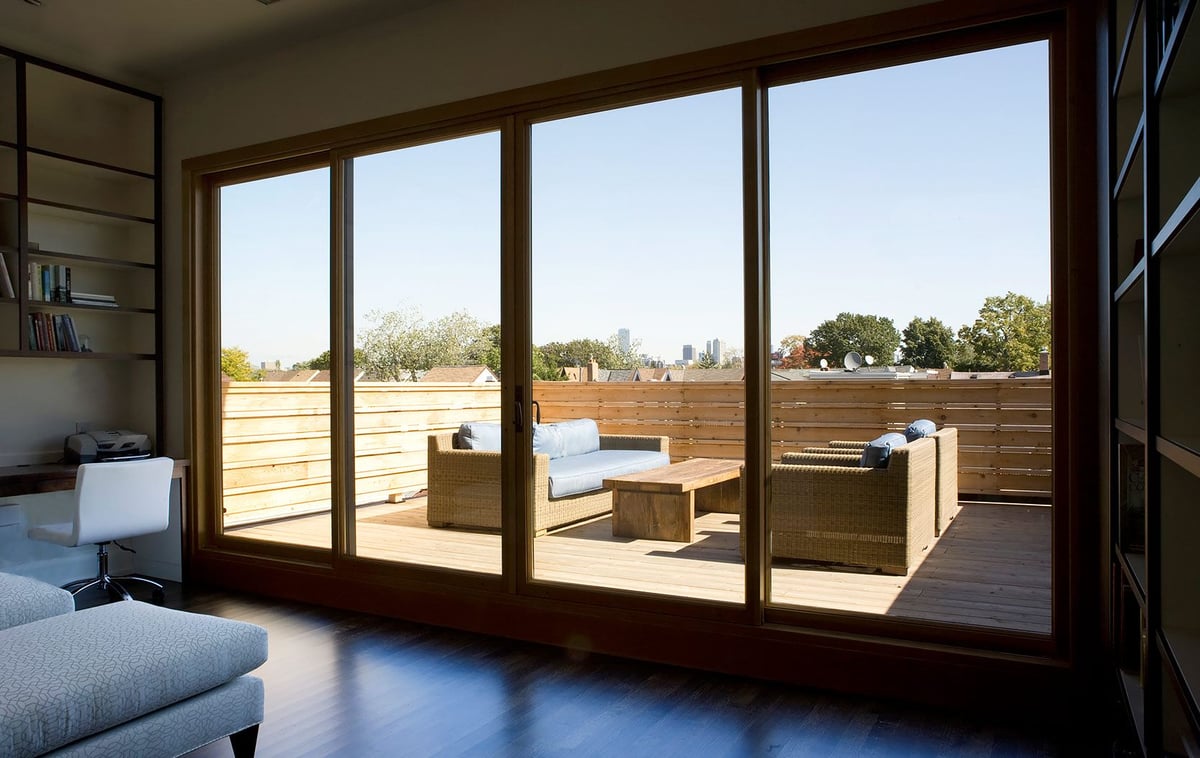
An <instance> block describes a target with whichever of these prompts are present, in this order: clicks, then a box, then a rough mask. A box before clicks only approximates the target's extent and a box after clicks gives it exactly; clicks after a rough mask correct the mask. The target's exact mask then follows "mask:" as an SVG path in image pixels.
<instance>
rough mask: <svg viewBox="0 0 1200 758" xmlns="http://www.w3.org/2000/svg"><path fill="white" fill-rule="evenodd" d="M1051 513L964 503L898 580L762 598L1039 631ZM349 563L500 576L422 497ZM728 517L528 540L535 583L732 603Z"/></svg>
mask: <svg viewBox="0 0 1200 758" xmlns="http://www.w3.org/2000/svg"><path fill="white" fill-rule="evenodd" d="M1050 515H1051V510H1050V508H1049V507H1046V506H1036V505H1011V504H994V503H978V502H965V503H963V508H962V511H961V512H960V513H959V516H958V518H956V519H955V520H954V522H953V523H952V524H951V525H950V528H949V529H947V530H946V533H945V534H943V535H942V536H941V537H939V538H938V539H937V540H936V541H935V542H934V544H933V547H932V549H931V550H929V551H928V552H927V553H926V555H925V558H924V560H922V562H921V563H920V564H919V565H917V566H916V567H914V568H912V569H910V571H909V574H908V576H906V577H896V576H884V575H881V574H870V573H864V572H861V571H857V570H851V569H847V568H832V567H819V566H813V565H810V564H803V563H796V562H787V563H778V564H776V566H775V567H774V568H773V569H772V575H771V576H772V578H771V583H772V602H773V603H776V604H780V605H789V606H804V607H813V608H823V609H837V610H845V611H854V612H860V613H870V614H882V615H888V616H897V617H903V618H912V619H922V620H935V621H943V622H950V623H957V624H969V625H974V626H982V627H991V628H1002V629H1011V630H1018V631H1025V632H1034V633H1038V634H1049V633H1050ZM329 531H330V528H329V516H328V514H324V515H321V514H318V515H312V516H304V517H298V518H293V519H288V520H282V521H276V522H272V523H267V524H261V525H257V526H249V527H241V528H238V529H236V530H231V531H230V532H229V533H230V534H236V535H238V536H241V537H247V538H251V539H261V540H269V541H276V542H287V543H292V544H305V545H314V546H322V547H328V546H329ZM357 537H358V555H360V556H362V557H369V558H377V559H382V560H393V561H405V562H410V563H418V564H422V565H427V566H442V567H450V568H457V569H466V570H471V571H478V572H483V573H494V574H498V573H500V536H499V535H498V534H488V533H481V532H471V531H465V530H459V529H432V528H430V527H429V526H427V525H426V523H425V501H424V499H423V498H417V499H413V500H409V501H407V502H404V503H397V504H381V505H371V506H363V507H360V508H359V509H358V527H357ZM744 570H745V569H744V564H743V563H742V559H741V556H740V555H739V553H738V516H737V515H736V514H729V513H701V514H697V517H696V539H695V541H693V542H691V543H687V544H685V543H679V542H668V541H664V540H648V539H631V538H621V537H613V536H612V527H611V521H610V519H609V518H608V517H607V516H606V517H601V518H598V519H595V520H593V521H590V522H587V523H584V524H581V525H577V526H573V527H569V528H566V529H562V530H559V531H556V532H551V533H550V534H547V535H545V536H543V537H539V538H538V539H537V540H535V541H534V576H535V578H536V579H539V580H545V581H554V582H567V583H572V584H586V585H589V586H602V587H612V588H619V589H626V590H635V591H640V592H650V593H658V594H670V595H674V596H685V597H694V598H704V599H709V600H716V601H722V602H730V603H741V602H742V601H743V585H744V578H743V577H744Z"/></svg>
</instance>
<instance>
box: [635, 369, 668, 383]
mask: <svg viewBox="0 0 1200 758" xmlns="http://www.w3.org/2000/svg"><path fill="white" fill-rule="evenodd" d="M633 380H634V381H635V382H669V381H671V369H669V368H639V369H634V371H633Z"/></svg>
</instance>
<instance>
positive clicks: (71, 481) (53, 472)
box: [0, 460, 189, 505]
mask: <svg viewBox="0 0 1200 758" xmlns="http://www.w3.org/2000/svg"><path fill="white" fill-rule="evenodd" d="M188 463H189V462H188V461H186V460H177V461H175V470H174V471H173V472H172V473H171V478H173V479H179V480H180V482H179V484H180V487H179V492H180V497H181V498H186V497H187V469H188ZM78 468H79V464H76V463H32V464H30V465H28V466H0V497H14V496H17V495H35V494H37V493H39V492H62V491H63V490H73V489H75V472H76V470H77V469H78ZM180 504H181V505H184V504H186V503H185V502H181V503H180Z"/></svg>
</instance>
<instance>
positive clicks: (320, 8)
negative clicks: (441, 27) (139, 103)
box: [0, 0, 437, 90]
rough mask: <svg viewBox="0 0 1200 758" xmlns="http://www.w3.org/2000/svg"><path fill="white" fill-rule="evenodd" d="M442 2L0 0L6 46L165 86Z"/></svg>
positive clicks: (0, 39) (0, 42)
mask: <svg viewBox="0 0 1200 758" xmlns="http://www.w3.org/2000/svg"><path fill="white" fill-rule="evenodd" d="M436 1H437V0H277V2H274V3H273V4H271V5H263V4H262V3H261V2H258V0H41V5H40V6H37V5H32V4H30V3H28V2H25V0H0V46H4V47H8V48H11V49H14V50H19V51H21V52H23V53H27V54H30V55H35V56H38V57H41V58H45V59H46V60H50V61H53V62H55V63H61V64H63V65H67V66H72V67H74V68H78V69H82V70H84V71H88V72H91V73H94V74H97V75H100V76H105V77H108V78H110V79H115V80H118V81H122V82H125V83H128V84H133V85H135V86H141V87H144V88H147V89H152V90H161V87H162V85H163V84H164V83H165V82H167V81H170V80H171V79H172V78H174V77H176V76H178V75H180V74H182V73H183V72H185V71H189V70H194V69H195V68H197V67H203V66H206V65H215V64H218V63H220V62H221V61H223V60H229V59H236V58H241V57H246V56H249V55H252V54H260V53H262V52H265V51H269V50H272V49H278V48H283V47H287V46H290V45H292V44H295V43H298V42H303V41H305V40H308V39H312V38H314V37H319V36H322V35H325V34H330V33H333V32H338V31H341V30H344V29H349V28H351V27H354V26H359V25H362V24H368V23H371V22H373V21H378V20H380V19H382V18H388V17H394V16H397V15H401V14H404V13H408V12H410V11H412V10H413V9H415V8H419V7H422V6H426V5H431V4H432V3H434V2H436Z"/></svg>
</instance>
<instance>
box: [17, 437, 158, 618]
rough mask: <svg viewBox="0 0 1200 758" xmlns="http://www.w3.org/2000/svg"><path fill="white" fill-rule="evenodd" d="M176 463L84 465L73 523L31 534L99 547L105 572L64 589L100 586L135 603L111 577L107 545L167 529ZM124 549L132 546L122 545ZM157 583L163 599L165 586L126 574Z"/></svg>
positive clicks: (57, 541) (148, 461) (75, 592)
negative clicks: (172, 475) (172, 474)
mask: <svg viewBox="0 0 1200 758" xmlns="http://www.w3.org/2000/svg"><path fill="white" fill-rule="evenodd" d="M174 468H175V461H173V460H171V459H170V458H148V459H145V460H138V461H110V462H105V463H84V464H81V465H80V466H79V473H78V474H77V475H76V478H75V514H74V518H73V519H72V521H71V522H70V523H65V524H48V525H46V526H39V527H35V528H33V529H30V530H29V538H30V539H34V540H43V541H45V542H53V543H55V544H56V545H63V546H65V547H78V546H79V545H86V544H88V543H92V544H95V545H96V546H97V547H98V552H97V556H98V557H99V562H100V570H99V573H98V574H97V575H96V576H95V577H89V578H87V579H79V580H76V581H74V582H69V583H68V584H64V585H63V589H64V590H67V591H69V592H70V593H71V594H72V595H78V594H79V593H80V592H82V591H83V590H86V589H88V588H89V587H94V586H99V587H100V589H103V590H107V591H108V592H110V593H114V592H115V593H116V594H119V595H120V596H121V597H122V598H123V599H125V600H132V598H131V597H130V595H129V593H128V592H127V591H126V590H125V588H124V587H122V586H121V585H120V583H118V582H117V581H116V580H115V579H114V578H113V577H111V576H109V574H108V543H109V542H115V541H116V540H117V539H125V538H127V537H137V536H139V535H142V534H151V533H153V532H161V531H163V530H164V529H166V528H167V520H168V518H169V516H170V503H171V472H172V470H173V469H174ZM117 546H118V547H120V548H122V549H123V550H128V548H126V547H124V546H123V545H120V544H118V545H117ZM119 578H120V579H130V580H133V581H138V582H145V583H146V584H151V585H154V587H155V590H154V599H155V600H156V601H161V600H162V593H163V586H162V585H161V584H159V583H158V582H155V581H151V580H149V579H144V578H142V577H140V576H122V577H119Z"/></svg>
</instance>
